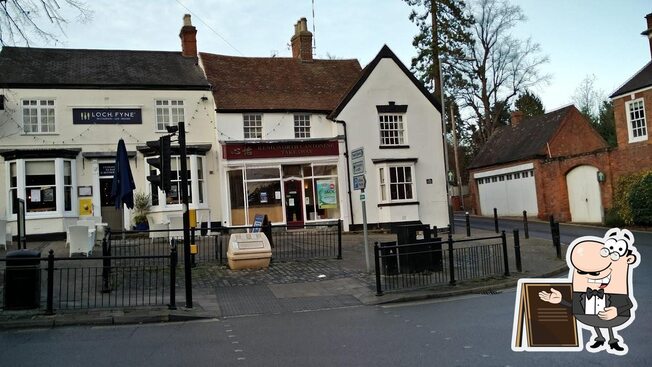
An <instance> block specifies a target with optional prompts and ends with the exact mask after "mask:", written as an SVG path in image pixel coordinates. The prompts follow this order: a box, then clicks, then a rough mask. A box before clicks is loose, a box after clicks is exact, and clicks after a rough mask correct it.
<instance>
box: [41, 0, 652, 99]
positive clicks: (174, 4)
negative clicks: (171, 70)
mask: <svg viewBox="0 0 652 367" xmlns="http://www.w3.org/2000/svg"><path fill="white" fill-rule="evenodd" d="M471 1H472V0H471ZM512 2H513V3H516V4H518V5H520V6H521V7H522V9H523V11H524V13H525V15H526V16H527V17H528V20H527V21H526V22H524V23H523V24H522V25H520V26H519V27H518V28H517V29H515V30H514V35H515V36H516V37H519V38H527V37H531V38H532V39H533V40H535V41H536V42H539V43H540V44H541V46H542V49H543V51H544V53H545V54H547V55H548V56H549V58H550V62H549V63H548V64H547V65H545V67H544V68H543V72H545V73H548V74H550V75H551V76H552V79H551V81H550V84H549V85H544V86H541V87H540V88H538V89H537V90H535V91H534V92H535V93H536V94H538V95H539V96H540V97H541V98H542V100H543V103H544V106H545V107H546V109H547V110H551V109H554V108H556V107H559V106H562V105H566V104H568V103H570V102H571V97H572V95H573V92H574V90H575V88H576V87H577V85H578V84H579V83H580V81H581V80H582V79H583V78H584V77H586V76H587V75H589V74H595V76H596V78H597V85H598V87H599V88H600V89H602V90H603V92H604V93H605V94H610V93H611V92H613V91H614V90H615V89H616V88H617V87H618V86H619V85H621V84H622V83H624V82H625V81H626V80H627V79H628V78H629V77H631V76H632V75H633V74H634V73H635V72H637V71H638V70H639V69H640V68H642V67H643V66H644V65H645V64H646V63H648V62H649V61H650V49H649V46H648V42H647V40H646V39H645V38H644V37H643V36H641V35H640V33H641V32H642V31H643V30H645V29H646V23H645V19H644V17H645V15H646V14H648V13H651V12H652V4H651V3H650V0H618V1H616V0H572V1H569V0H512ZM86 3H87V5H88V7H89V8H90V9H92V10H93V11H94V19H93V20H92V21H91V22H88V23H86V24H80V23H76V22H74V21H73V22H71V23H70V24H69V25H68V26H66V27H65V31H66V36H64V37H61V39H62V41H63V44H60V45H52V44H50V45H47V44H40V43H38V42H36V43H34V44H33V45H32V46H35V47H67V48H101V49H131V50H170V51H175V50H179V49H180V42H179V37H178V34H179V29H180V27H181V25H182V18H183V14H184V13H188V12H189V11H188V10H187V9H186V7H187V8H188V9H190V11H191V12H192V13H193V14H194V15H193V24H194V25H195V26H196V27H197V29H198V33H197V38H198V48H199V50H200V51H203V52H211V53H219V54H227V55H236V56H239V55H244V56H265V57H266V56H270V55H272V54H277V55H278V56H290V55H291V52H290V50H289V47H288V45H289V41H290V37H291V36H292V34H293V25H294V23H295V22H296V21H297V20H298V19H299V18H300V17H306V18H308V26H309V28H310V29H311V30H312V27H313V24H314V26H315V37H316V46H317V48H316V51H315V53H316V56H317V57H322V58H323V57H326V56H327V54H328V55H332V56H335V57H338V58H357V59H358V60H359V61H360V64H361V65H362V66H363V67H364V66H365V65H366V64H367V63H368V62H369V61H370V60H371V59H372V58H373V57H374V56H375V55H376V53H377V52H378V51H379V50H380V48H381V47H382V46H383V44H387V45H388V46H389V47H390V48H391V49H392V50H393V51H394V52H395V53H396V54H397V55H398V56H399V58H400V59H401V60H402V61H403V62H404V63H405V64H406V65H408V67H409V65H410V60H411V58H412V57H413V56H414V55H415V51H414V49H413V47H412V38H413V36H414V34H415V33H416V30H417V29H416V26H415V25H414V24H412V23H411V22H410V20H409V19H408V16H409V13H410V7H409V6H408V5H406V3H405V2H404V1H402V0H314V3H315V7H314V9H315V18H314V23H313V17H312V9H311V8H312V6H311V4H312V0H92V1H91V0H87V1H86Z"/></svg>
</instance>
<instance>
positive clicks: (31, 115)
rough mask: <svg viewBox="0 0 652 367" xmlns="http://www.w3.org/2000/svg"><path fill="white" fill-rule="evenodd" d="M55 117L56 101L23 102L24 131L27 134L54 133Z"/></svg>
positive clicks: (33, 100)
mask: <svg viewBox="0 0 652 367" xmlns="http://www.w3.org/2000/svg"><path fill="white" fill-rule="evenodd" d="M54 116H55V108H54V100H52V99H47V100H39V99H30V100H23V130H24V131H25V133H27V134H30V133H53V132H54V128H55V117H54Z"/></svg>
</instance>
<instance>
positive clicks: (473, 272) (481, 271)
mask: <svg viewBox="0 0 652 367" xmlns="http://www.w3.org/2000/svg"><path fill="white" fill-rule="evenodd" d="M506 250H507V243H506V238H505V234H504V232H503V233H502V234H501V235H500V236H493V237H482V238H473V239H464V240H456V241H454V240H453V239H452V237H451V236H450V235H449V236H448V240H445V241H425V242H420V243H416V244H402V245H397V244H396V243H395V242H384V243H379V242H376V244H375V246H374V257H375V259H374V260H375V261H374V263H375V267H376V294H377V295H382V294H383V292H386V291H393V290H402V289H414V288H421V287H429V286H433V285H446V284H449V285H455V284H456V282H457V281H468V280H475V279H483V278H488V277H492V276H500V275H509V267H508V263H507V257H506V256H507V253H506ZM401 263H402V264H401ZM405 264H407V266H406V265H405Z"/></svg>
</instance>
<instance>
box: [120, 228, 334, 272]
mask: <svg viewBox="0 0 652 367" xmlns="http://www.w3.org/2000/svg"><path fill="white" fill-rule="evenodd" d="M252 229H254V227H253V226H241V227H219V228H210V229H207V228H203V229H196V230H195V244H196V245H197V254H195V255H194V257H193V262H194V263H209V262H217V263H219V264H225V263H226V262H227V257H226V252H227V250H228V246H229V238H230V236H231V234H234V233H247V232H251V231H252ZM207 230H210V233H211V234H210V235H205V236H201V235H200V234H201V231H207ZM260 230H261V232H263V233H265V234H266V236H267V237H268V239H269V241H270V244H271V247H272V259H273V260H274V261H288V260H299V259H318V258H337V259H341V258H342V222H341V221H336V222H328V223H319V224H304V225H303V226H301V227H300V228H297V227H291V226H290V227H288V226H287V225H271V226H263V227H262V228H260ZM173 240H176V242H177V243H179V244H180V243H183V235H182V233H181V229H176V228H172V229H168V230H148V231H125V232H113V233H112V234H111V237H110V242H111V243H110V249H111V254H112V255H113V256H152V255H160V254H163V253H165V251H167V250H166V249H168V248H169V243H170V242H172V241H173ZM178 251H179V259H180V260H181V261H183V251H184V249H183V246H178Z"/></svg>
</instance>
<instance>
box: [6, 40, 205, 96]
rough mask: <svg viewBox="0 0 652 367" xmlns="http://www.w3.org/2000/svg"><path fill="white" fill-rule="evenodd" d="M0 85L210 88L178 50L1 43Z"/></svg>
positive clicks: (25, 86) (27, 86)
mask: <svg viewBox="0 0 652 367" xmlns="http://www.w3.org/2000/svg"><path fill="white" fill-rule="evenodd" d="M0 86H4V87H14V88H20V87H23V88H107V89H111V88H116V89H139V88H147V89H194V90H197V89H201V90H206V89H209V88H210V85H209V84H208V81H207V80H206V78H205V77H204V75H203V73H202V71H201V69H200V68H199V66H198V65H197V59H196V58H188V57H183V56H181V53H180V52H165V51H125V50H76V49H60V48H26V47H7V46H5V47H3V48H2V51H1V52H0Z"/></svg>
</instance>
